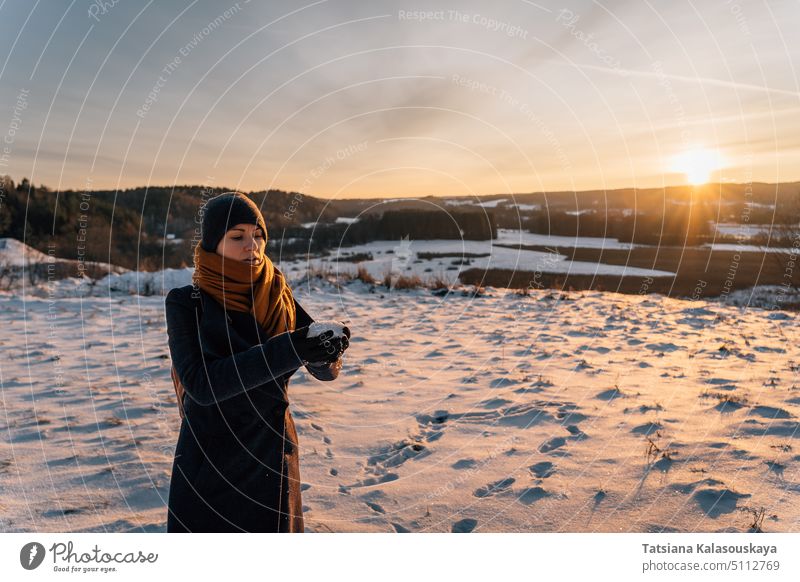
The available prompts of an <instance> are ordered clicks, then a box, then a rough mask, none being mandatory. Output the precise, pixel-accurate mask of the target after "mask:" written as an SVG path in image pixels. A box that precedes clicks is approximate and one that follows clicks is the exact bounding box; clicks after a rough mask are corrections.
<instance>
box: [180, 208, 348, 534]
mask: <svg viewBox="0 0 800 582" xmlns="http://www.w3.org/2000/svg"><path fill="white" fill-rule="evenodd" d="M201 228H202V239H201V242H200V243H199V244H198V245H197V246H196V247H195V254H194V260H195V272H194V276H193V284H192V285H187V286H186V287H179V288H176V289H172V290H171V291H170V292H169V294H168V295H167V298H166V302H165V305H166V317H167V333H168V335H169V350H170V354H171V356H172V364H173V380H174V381H175V382H176V389H178V388H182V390H183V391H185V396H183V397H182V398H181V397H180V394H181V390H178V393H179V399H180V400H182V401H179V403H178V404H179V406H181V413H182V416H183V421H182V422H181V428H180V434H179V436H178V444H177V447H176V450H175V460H174V463H173V469H172V480H171V482H170V490H169V514H168V518H167V531H168V532H241V531H246V532H302V531H303V514H302V503H301V499H300V469H299V459H298V445H297V432H296V431H295V426H294V421H293V420H292V416H291V414H290V412H289V401H288V397H287V385H288V381H289V378H290V377H291V376H292V374H294V372H295V371H296V370H297V369H298V368H299V367H300V366H301V365H305V366H306V367H307V368H308V370H309V372H310V373H311V374H312V375H313V376H314V377H316V378H317V379H319V380H323V381H329V380H334V379H336V377H337V376H338V373H339V370H340V369H341V365H342V364H341V354H342V353H343V352H344V350H345V349H347V347H348V345H349V342H348V338H349V336H350V332H349V330H348V329H347V328H344V334H345V335H344V336H341V337H339V338H333V337H332V333H333V332H326V333H325V334H321V335H319V336H317V337H315V338H308V337H306V334H307V331H308V325H309V324H311V323H312V319H311V317H309V315H308V314H307V313H306V312H305V311H304V310H303V308H302V307H301V306H300V305H299V304H298V303H297V302H296V301H295V300H294V296H293V294H292V291H291V289H290V288H289V286H288V285H287V283H286V280H285V278H284V276H283V274H282V273H281V272H280V271H278V270H277V269H276V268H275V267H274V265H273V264H272V261H270V259H269V258H268V257H267V256H266V255H265V253H264V250H265V248H266V242H267V228H266V225H265V223H264V218H263V216H262V215H261V211H260V210H259V209H258V207H257V206H256V205H255V204H254V203H253V202H252V201H251V200H250V199H249V198H247V197H246V196H245V195H243V194H239V193H227V194H222V195H220V196H217V197H215V198H213V199H211V200H209V201H208V203H207V204H206V206H205V210H204V214H203V221H202V226H201Z"/></svg>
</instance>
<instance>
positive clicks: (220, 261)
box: [192, 244, 297, 337]
mask: <svg viewBox="0 0 800 582" xmlns="http://www.w3.org/2000/svg"><path fill="white" fill-rule="evenodd" d="M192 281H193V282H194V284H195V285H196V286H198V287H200V289H202V290H203V291H205V292H206V293H208V294H209V295H211V296H212V297H213V298H214V299H216V300H217V301H218V302H219V303H220V305H222V306H223V307H224V309H225V310H226V311H244V312H250V313H252V314H253V315H254V316H255V318H256V321H257V322H258V324H259V325H260V326H261V327H262V328H263V329H264V331H265V332H266V333H267V336H268V337H272V336H274V335H278V334H279V333H283V332H285V331H293V330H294V329H295V324H296V322H297V314H296V312H295V308H294V299H293V296H292V290H291V288H290V287H289V285H288V284H287V283H286V278H285V277H284V276H283V274H282V273H281V272H280V271H278V270H277V269H275V265H273V264H272V261H271V260H270V259H269V257H267V256H266V255H265V256H264V260H263V261H262V262H261V264H260V265H250V264H248V263H245V262H243V261H237V260H235V259H226V258H223V257H222V256H221V255H218V254H217V253H212V252H208V251H206V250H204V249H203V248H202V246H201V245H199V244H198V245H197V246H196V247H195V252H194V275H193V277H192Z"/></svg>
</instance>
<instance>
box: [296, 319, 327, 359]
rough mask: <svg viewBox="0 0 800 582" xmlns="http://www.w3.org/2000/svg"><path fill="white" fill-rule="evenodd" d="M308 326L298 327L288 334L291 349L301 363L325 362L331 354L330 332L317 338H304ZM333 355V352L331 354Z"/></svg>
mask: <svg viewBox="0 0 800 582" xmlns="http://www.w3.org/2000/svg"><path fill="white" fill-rule="evenodd" d="M307 335H308V326H305V327H300V328H298V329H296V330H294V331H292V332H290V333H289V337H290V338H291V340H292V347H293V348H294V351H295V353H296V354H297V356H298V357H299V358H300V360H301V361H302V362H304V363H305V362H326V361H329V358H330V357H331V354H332V352H333V346H332V342H331V337H332V336H333V332H332V331H326V332H324V333H322V334H320V335H318V336H317V337H312V338H309V337H306V336H307ZM333 353H335V352H333Z"/></svg>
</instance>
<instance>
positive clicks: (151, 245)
mask: <svg viewBox="0 0 800 582" xmlns="http://www.w3.org/2000/svg"><path fill="white" fill-rule="evenodd" d="M230 190H231V188H225V187H204V186H175V187H170V188H166V187H149V188H133V189H128V190H120V191H108V190H92V191H87V192H80V191H73V190H66V191H61V192H55V191H51V190H50V189H49V188H47V187H46V186H34V185H33V184H31V183H30V182H29V181H28V180H22V181H21V182H20V183H19V184H16V185H15V184H14V182H13V180H11V178H9V177H8V176H0V237H11V238H15V239H17V240H21V241H24V242H25V243H26V244H28V245H30V246H32V247H34V248H36V249H38V250H40V251H42V252H45V253H47V252H48V250H50V249H52V251H53V254H54V255H55V256H57V257H59V258H64V259H72V260H77V261H100V262H109V263H112V264H115V265H119V266H122V267H126V268H129V269H139V270H158V269H162V268H166V267H182V266H186V265H190V264H191V262H192V254H191V252H192V247H193V244H194V242H196V240H197V238H198V237H199V220H200V219H201V214H200V210H201V206H202V205H203V204H205V202H206V201H207V200H208V199H209V198H211V197H213V196H216V195H217V194H221V193H222V192H227V191H230ZM249 196H250V197H251V199H252V200H253V201H254V202H255V203H256V204H258V205H259V206H260V208H261V210H262V212H263V214H264V218H265V220H266V222H267V230H268V231H269V232H268V234H269V237H270V238H273V237H275V236H276V235H277V237H278V238H280V235H281V232H282V230H283V229H284V228H287V227H291V226H292V225H296V224H298V223H303V222H313V221H317V220H321V221H326V220H327V221H333V220H335V218H336V216H335V213H334V210H333V209H332V208H330V207H329V206H327V207H326V204H325V202H324V201H322V200H319V199H317V198H313V197H311V196H304V195H302V194H298V193H294V192H283V191H280V190H269V191H262V192H255V193H251V194H249ZM167 235H174V240H173V241H169V240H166V239H167ZM170 238H172V237H170ZM271 243H272V241H271ZM272 245H273V246H274V243H272Z"/></svg>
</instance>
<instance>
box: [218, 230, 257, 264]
mask: <svg viewBox="0 0 800 582" xmlns="http://www.w3.org/2000/svg"><path fill="white" fill-rule="evenodd" d="M266 246H267V238H266V236H265V233H264V232H263V231H262V230H261V227H259V226H258V225H256V224H237V225H236V226H233V227H231V228H229V229H228V232H226V233H225V236H223V237H222V240H220V241H219V244H218V245H217V254H218V255H222V256H223V257H225V258H226V259H234V260H236V261H243V262H245V263H250V264H252V265H259V264H261V262H262V261H263V260H264V249H265V248H266Z"/></svg>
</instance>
